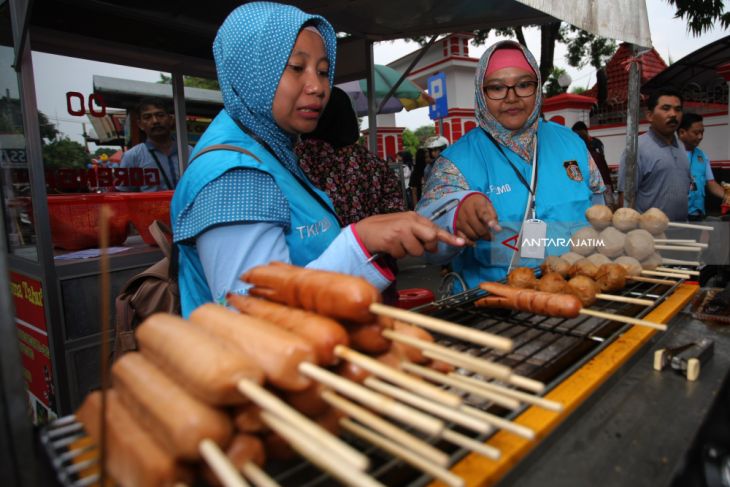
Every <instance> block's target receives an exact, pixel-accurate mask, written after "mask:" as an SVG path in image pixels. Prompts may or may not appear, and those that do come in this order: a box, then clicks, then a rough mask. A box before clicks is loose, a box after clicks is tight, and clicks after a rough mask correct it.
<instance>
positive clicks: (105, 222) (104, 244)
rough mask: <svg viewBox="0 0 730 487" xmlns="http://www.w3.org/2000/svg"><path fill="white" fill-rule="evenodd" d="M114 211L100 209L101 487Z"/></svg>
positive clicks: (103, 479) (104, 471) (103, 482)
mask: <svg viewBox="0 0 730 487" xmlns="http://www.w3.org/2000/svg"><path fill="white" fill-rule="evenodd" d="M113 214H114V213H113V212H112V209H111V208H110V207H109V205H101V208H100V209H99V247H100V250H101V255H100V258H99V267H100V269H99V271H100V273H101V309H100V311H101V318H100V319H101V348H100V353H101V357H100V360H99V367H100V369H101V373H100V376H101V377H100V382H101V414H99V421H100V425H99V443H100V444H99V480H100V484H101V485H106V481H107V468H106V460H107V441H106V438H107V427H106V424H107V411H108V408H107V391H108V390H109V375H110V374H109V316H110V315H111V314H110V311H109V310H110V309H111V302H110V297H109V296H110V295H111V277H110V271H109V269H110V268H109V220H110V219H111V217H112V215H113Z"/></svg>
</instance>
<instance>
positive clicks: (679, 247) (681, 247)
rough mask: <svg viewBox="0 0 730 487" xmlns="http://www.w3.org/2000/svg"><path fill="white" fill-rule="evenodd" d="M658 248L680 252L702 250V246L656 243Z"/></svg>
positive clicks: (655, 246)
mask: <svg viewBox="0 0 730 487" xmlns="http://www.w3.org/2000/svg"><path fill="white" fill-rule="evenodd" d="M654 248H655V249H657V250H674V251H679V252H702V248H701V247H695V246H690V245H654Z"/></svg>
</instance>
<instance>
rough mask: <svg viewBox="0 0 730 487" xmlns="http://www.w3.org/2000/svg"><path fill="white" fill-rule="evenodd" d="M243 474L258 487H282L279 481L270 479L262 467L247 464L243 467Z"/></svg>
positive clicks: (251, 463)
mask: <svg viewBox="0 0 730 487" xmlns="http://www.w3.org/2000/svg"><path fill="white" fill-rule="evenodd" d="M241 472H242V473H243V475H245V476H246V477H248V479H249V480H250V481H251V482H252V483H253V484H254V485H255V486H256V487H280V486H279V483H278V482H277V481H275V480H274V479H272V478H271V477H269V474H267V473H266V472H264V471H263V470H262V469H261V467H259V466H258V465H256V464H255V463H253V462H246V463H245V464H244V465H243V468H241Z"/></svg>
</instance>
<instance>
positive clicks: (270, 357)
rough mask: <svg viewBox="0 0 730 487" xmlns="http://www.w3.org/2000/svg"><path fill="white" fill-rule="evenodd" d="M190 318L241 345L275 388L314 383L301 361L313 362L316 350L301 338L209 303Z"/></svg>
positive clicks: (295, 387)
mask: <svg viewBox="0 0 730 487" xmlns="http://www.w3.org/2000/svg"><path fill="white" fill-rule="evenodd" d="M190 321H192V322H193V323H196V324H198V325H200V326H201V327H202V328H204V329H205V330H207V331H209V332H211V333H213V334H214V335H217V336H219V337H221V338H223V339H224V340H226V341H228V342H229V343H231V344H233V345H234V346H236V347H238V349H239V350H241V351H242V352H243V353H244V354H245V355H246V356H247V357H249V358H251V359H252V360H253V361H254V362H255V363H256V364H257V365H258V366H259V367H261V369H263V371H264V374H266V379H267V380H268V381H270V382H271V383H272V384H273V385H275V386H276V387H279V388H280V389H285V390H288V391H301V390H303V389H306V388H307V387H308V386H309V384H311V382H312V381H311V380H309V379H308V378H307V377H304V376H303V375H301V374H300V373H299V364H301V363H302V362H311V363H314V362H315V355H314V350H313V349H312V346H311V345H310V344H309V343H307V342H306V341H304V339H302V338H301V337H298V336H296V335H295V334H293V333H291V332H289V331H286V330H284V329H282V328H281V327H279V326H276V325H273V324H271V323H269V322H268V321H265V320H262V319H260V318H254V317H253V316H247V315H242V314H240V313H238V312H236V311H231V310H229V309H227V308H225V307H223V306H220V305H216V304H210V303H208V304H204V305H202V306H200V307H198V308H197V309H196V310H195V311H193V312H192V313H191V314H190ZM213 360H214V358H213Z"/></svg>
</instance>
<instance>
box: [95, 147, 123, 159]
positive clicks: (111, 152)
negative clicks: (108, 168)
mask: <svg viewBox="0 0 730 487" xmlns="http://www.w3.org/2000/svg"><path fill="white" fill-rule="evenodd" d="M116 153H117V149H109V148H107V147H99V148H97V149H96V151H94V158H98V157H99V156H101V155H102V154H106V155H107V156H109V157H111V156H112V155H114V154H116Z"/></svg>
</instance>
